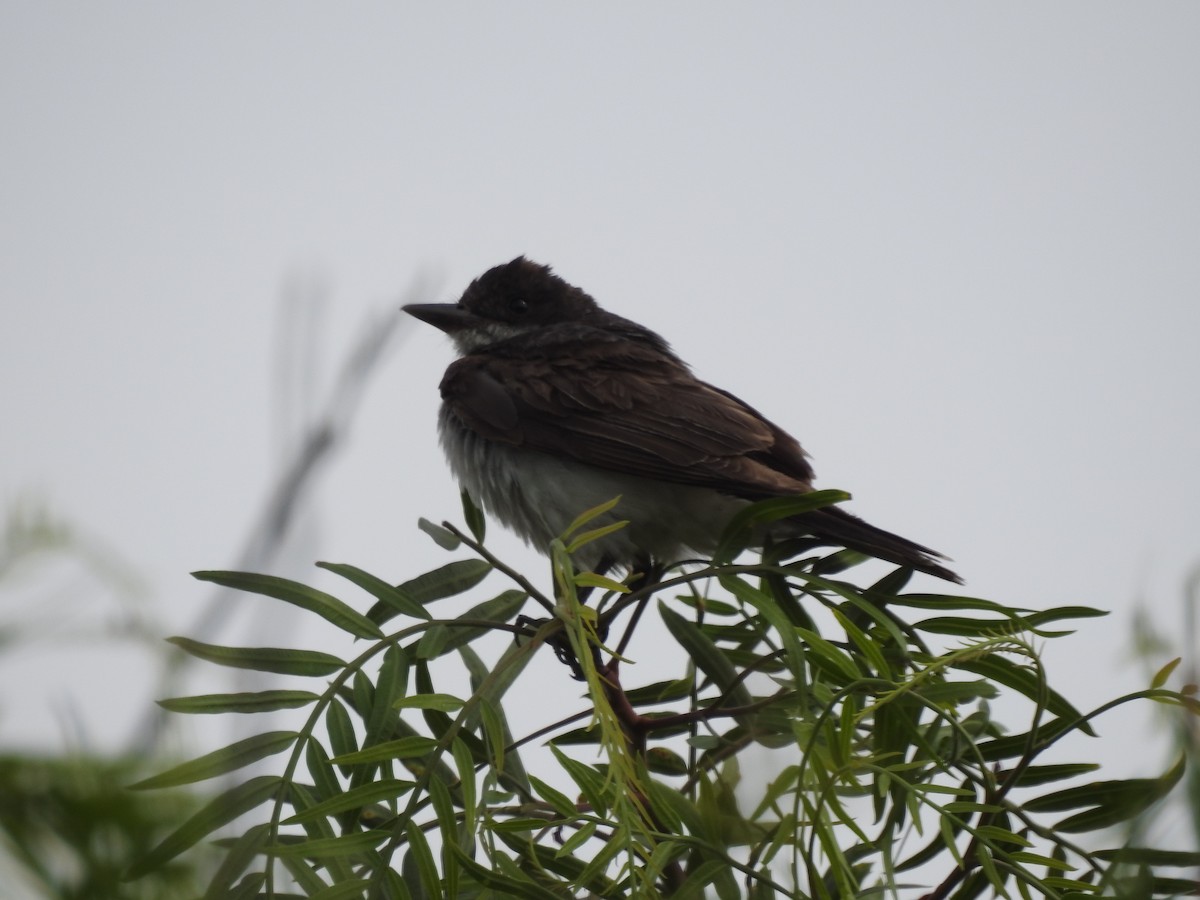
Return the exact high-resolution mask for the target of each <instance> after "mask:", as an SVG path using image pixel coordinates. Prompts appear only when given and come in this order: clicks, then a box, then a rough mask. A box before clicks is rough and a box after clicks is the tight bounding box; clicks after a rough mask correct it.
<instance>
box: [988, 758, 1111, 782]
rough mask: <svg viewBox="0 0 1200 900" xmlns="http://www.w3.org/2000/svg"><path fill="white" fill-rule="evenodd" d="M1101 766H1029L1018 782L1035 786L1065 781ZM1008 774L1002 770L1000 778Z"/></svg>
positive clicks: (1093, 764)
mask: <svg viewBox="0 0 1200 900" xmlns="http://www.w3.org/2000/svg"><path fill="white" fill-rule="evenodd" d="M1099 768H1100V766H1099V765H1097V764H1096V763H1056V764H1054V765H1048V766H1029V767H1028V768H1027V769H1025V770H1024V771H1022V772H1021V774H1020V777H1018V778H1017V784H1018V785H1019V786H1020V787H1034V786H1036V785H1039V784H1047V783H1049V782H1051V781H1064V780H1066V779H1067V778H1076V777H1078V776H1079V775H1087V774H1088V773H1089V772H1095V771H1096V770H1097V769H1099ZM1008 774H1009V773H1008V772H1000V773H999V778H1000V780H1001V781H1003V780H1004V779H1005V778H1007V776H1008Z"/></svg>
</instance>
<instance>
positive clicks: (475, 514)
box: [459, 489, 487, 544]
mask: <svg viewBox="0 0 1200 900" xmlns="http://www.w3.org/2000/svg"><path fill="white" fill-rule="evenodd" d="M459 497H460V499H461V500H462V511H463V520H464V521H465V522H466V523H467V528H469V529H470V530H471V536H472V537H473V538H475V542H476V543H478V544H482V543H483V539H484V536H485V535H486V534H487V519H485V518H484V517H483V510H481V509H480V508H479V507H478V506H476V505H475V501H474V500H472V499H471V495H470V494H468V493H467V492H466V490H465V489H464V490H463V491H462V493H461V494H460V495H459Z"/></svg>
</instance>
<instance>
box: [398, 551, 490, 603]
mask: <svg viewBox="0 0 1200 900" xmlns="http://www.w3.org/2000/svg"><path fill="white" fill-rule="evenodd" d="M490 571H492V566H491V564H490V563H487V562H484V561H483V560H482V559H461V560H458V561H457V562H452V563H446V565H444V566H441V567H440V568H437V569H434V570H433V571H432V572H426V573H425V574H423V575H418V576H417V577H416V578H413V579H412V580H411V581H406V582H404V584H402V585H400V590H402V591H403V592H404V593H405V594H406V595H408V596H409V597H411V598H412V599H413V600H415V601H416V602H417V603H421V604H426V603H432V602H433V601H435V600H441V599H443V598H445V597H453V596H455V595H457V594H461V593H463V592H464V591H469V590H470V589H471V588H473V587H475V585H477V584H479V582H481V581H483V579H484V578H485V577H486V576H487V574H488V573H489V572H490Z"/></svg>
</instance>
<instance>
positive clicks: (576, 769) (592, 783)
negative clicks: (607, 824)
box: [530, 743, 608, 816]
mask: <svg viewBox="0 0 1200 900" xmlns="http://www.w3.org/2000/svg"><path fill="white" fill-rule="evenodd" d="M550 752H551V753H553V754H554V756H555V758H556V759H557V760H558V764H559V765H560V766H562V767H563V769H564V770H565V771H566V773H567V774H568V775H569V776H571V780H572V781H574V782H575V785H576V787H578V788H579V791H580V793H582V794H583V796H584V797H585V798H586V799H587V802H588V803H590V804H591V806H592V809H593V810H594V811H595V813H596V815H598V816H605V815H608V796H607V791H606V790H605V778H604V776H603V775H601V774H600V773H599V772H597V771H596V770H595V769H593V768H592V767H591V766H589V765H586V764H584V763H581V762H579V761H578V760H575V759H571V757H569V756H567V755H566V754H565V753H563V752H562V751H561V750H559V749H558V747H556V746H554V744H553V743H551V744H550ZM530 777H532V776H530Z"/></svg>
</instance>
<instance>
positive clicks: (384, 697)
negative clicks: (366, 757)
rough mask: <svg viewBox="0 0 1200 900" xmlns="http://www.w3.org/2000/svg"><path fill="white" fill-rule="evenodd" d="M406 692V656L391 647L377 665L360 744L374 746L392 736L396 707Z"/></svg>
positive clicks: (398, 649) (397, 715)
mask: <svg viewBox="0 0 1200 900" xmlns="http://www.w3.org/2000/svg"><path fill="white" fill-rule="evenodd" d="M407 690H408V656H407V654H405V652H404V650H403V649H401V648H400V647H397V646H395V645H394V644H393V645H392V646H391V647H388V649H387V650H386V651H385V652H384V654H383V662H382V663H381V664H380V666H379V677H378V678H376V680H375V692H374V694H373V695H372V697H371V707H370V714H369V715H368V716H367V722H366V736H365V737H364V738H363V744H364V745H369V744H377V743H379V742H380V741H382V740H385V739H387V738H390V737H392V736H393V735H394V734H395V731H396V720H397V719H398V718H399V717H400V713H399V712H398V709H399V704H400V703H402V702H403V701H404V693H405V691H407Z"/></svg>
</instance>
